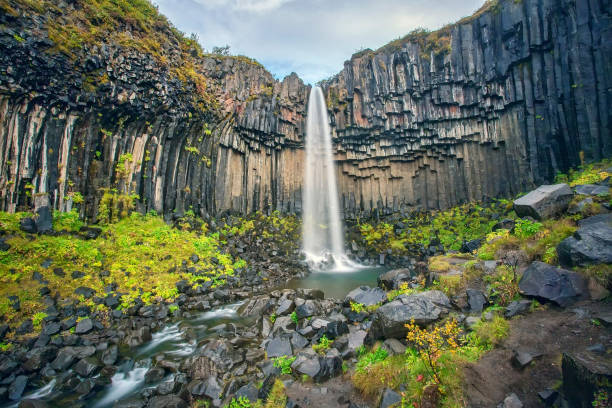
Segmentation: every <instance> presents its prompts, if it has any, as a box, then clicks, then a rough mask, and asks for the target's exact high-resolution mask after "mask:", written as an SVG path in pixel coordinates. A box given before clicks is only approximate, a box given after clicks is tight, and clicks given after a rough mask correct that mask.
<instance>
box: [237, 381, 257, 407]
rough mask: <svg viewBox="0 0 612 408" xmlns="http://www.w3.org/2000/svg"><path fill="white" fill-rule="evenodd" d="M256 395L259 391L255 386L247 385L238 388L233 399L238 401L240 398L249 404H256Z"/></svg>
mask: <svg viewBox="0 0 612 408" xmlns="http://www.w3.org/2000/svg"><path fill="white" fill-rule="evenodd" d="M258 393H259V390H258V389H257V387H256V386H255V384H253V383H248V384H247V385H244V386H242V387H240V388H239V389H238V391H236V394H235V398H236V399H238V398H241V397H242V398H246V399H248V400H249V401H250V402H256V401H257V394H258Z"/></svg>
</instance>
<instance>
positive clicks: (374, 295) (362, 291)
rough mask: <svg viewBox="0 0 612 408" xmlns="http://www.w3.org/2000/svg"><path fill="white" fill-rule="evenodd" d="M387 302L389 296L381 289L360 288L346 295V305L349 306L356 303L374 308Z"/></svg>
mask: <svg viewBox="0 0 612 408" xmlns="http://www.w3.org/2000/svg"><path fill="white" fill-rule="evenodd" d="M385 300H387V294H386V293H385V291H384V290H382V289H380V288H371V287H369V286H360V287H358V288H356V289H353V290H351V291H350V292H349V293H348V295H346V298H345V299H344V303H345V304H346V305H348V304H350V302H355V303H360V304H362V305H364V306H373V305H376V304H378V303H381V302H383V301H385Z"/></svg>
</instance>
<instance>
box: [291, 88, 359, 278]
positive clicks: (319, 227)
mask: <svg viewBox="0 0 612 408" xmlns="http://www.w3.org/2000/svg"><path fill="white" fill-rule="evenodd" d="M303 200H304V201H303V203H304V208H303V210H304V219H303V231H302V232H303V251H304V254H305V255H306V260H307V262H308V263H309V265H310V267H311V268H312V269H314V270H340V271H349V270H354V269H355V268H356V267H357V266H358V265H356V264H354V263H353V262H351V261H350V260H349V259H348V258H347V256H346V254H345V253H344V239H343V237H342V236H343V233H344V231H343V226H342V221H341V214H340V207H339V205H338V191H337V187H336V176H335V170H334V162H333V157H332V147H331V132H330V129H329V118H328V116H327V106H326V104H325V98H324V97H323V91H322V90H321V88H319V87H318V86H315V87H313V88H312V90H311V91H310V98H309V100H308V120H307V123H306V171H305V173H304V197H303Z"/></svg>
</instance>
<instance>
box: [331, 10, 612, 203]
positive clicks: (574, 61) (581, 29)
mask: <svg viewBox="0 0 612 408" xmlns="http://www.w3.org/2000/svg"><path fill="white" fill-rule="evenodd" d="M611 11H612V5H610V3H609V2H603V3H602V2H600V1H597V0H584V1H571V0H522V1H500V2H498V3H497V4H495V5H493V6H492V7H491V8H490V9H489V11H487V12H484V13H482V14H481V15H479V16H478V13H477V15H475V16H474V17H472V18H470V19H468V20H467V21H465V22H463V23H459V24H457V25H454V26H452V27H450V28H447V29H443V30H442V31H441V32H440V33H439V35H437V36H433V37H430V38H429V39H428V40H423V41H425V42H427V41H436V42H437V44H438V46H437V47H436V46H434V47H429V48H430V49H431V52H429V53H428V52H427V51H424V50H425V49H427V47H426V46H425V47H423V46H420V45H419V44H418V42H419V39H418V36H414V37H413V38H414V40H413V42H408V43H403V44H394V43H391V44H389V45H388V46H386V47H383V48H382V49H380V50H378V51H376V52H369V51H368V50H366V51H364V52H361V53H359V54H356V55H355V56H353V58H352V59H351V60H350V61H348V62H346V63H345V66H344V69H343V71H342V72H341V73H340V74H338V75H337V76H336V77H334V78H333V79H331V80H329V81H327V82H326V83H325V88H326V90H327V97H328V103H329V106H330V108H331V110H332V112H333V118H332V121H333V125H334V128H335V142H336V146H337V154H336V157H337V160H338V162H339V170H338V173H339V180H340V191H341V192H342V198H343V202H344V206H345V208H346V209H349V210H353V209H357V210H359V209H366V210H367V209H371V208H375V207H378V208H381V207H386V208H391V209H399V208H401V207H402V206H405V207H408V208H411V207H427V208H439V207H448V206H451V205H453V204H456V203H460V202H464V201H466V200H475V199H483V198H486V197H496V196H508V195H510V194H515V193H518V192H520V191H525V190H527V189H528V188H530V187H531V186H533V185H534V184H542V183H544V182H545V181H550V180H551V179H552V178H553V177H554V174H555V172H556V171H558V170H564V169H566V168H567V167H568V166H571V165H577V164H579V163H580V157H579V156H580V153H579V152H583V153H582V154H583V156H584V158H586V159H599V158H602V157H608V156H610V155H611V154H612V132H611V129H610V125H611V123H610V121H611V112H612V109H611V108H612V106H611V105H612V99H611V95H610V89H611V86H612V75H611V74H612V63H611V61H612V60H611V59H610V57H609V55H610V52H611V51H612V24H611V19H610V18H611V13H610V12H611ZM444 40H446V44H448V46H444V44H445V43H444ZM423 41H421V43H423Z"/></svg>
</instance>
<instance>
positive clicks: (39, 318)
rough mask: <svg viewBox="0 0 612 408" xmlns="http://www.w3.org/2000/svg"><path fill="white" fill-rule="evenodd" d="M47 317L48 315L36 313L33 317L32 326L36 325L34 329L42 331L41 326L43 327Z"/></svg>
mask: <svg viewBox="0 0 612 408" xmlns="http://www.w3.org/2000/svg"><path fill="white" fill-rule="evenodd" d="M45 317H47V314H46V313H45V312H38V313H35V314H34V316H32V324H33V325H34V327H35V328H39V329H40V326H41V325H42V322H43V320H44V319H45Z"/></svg>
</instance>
